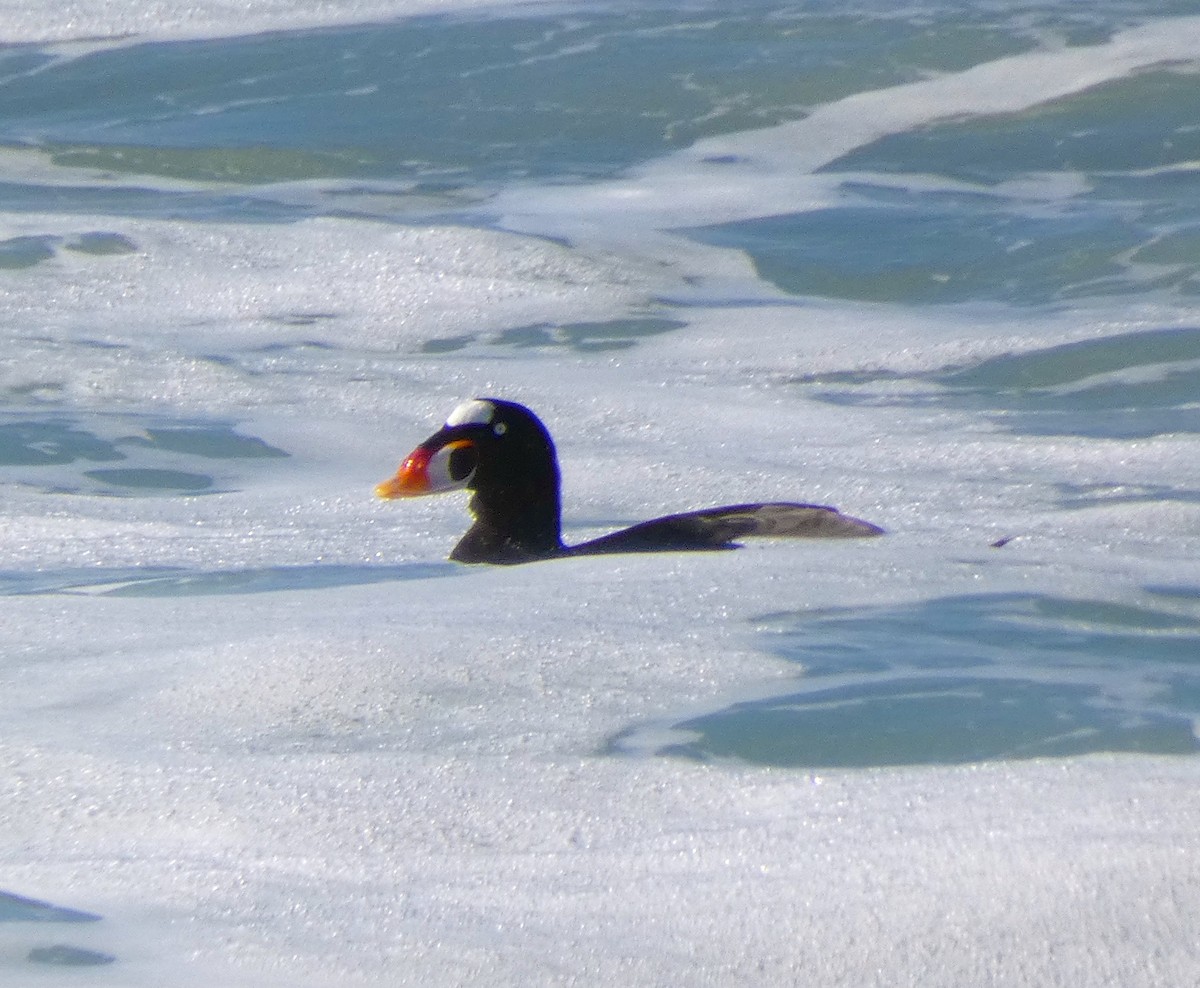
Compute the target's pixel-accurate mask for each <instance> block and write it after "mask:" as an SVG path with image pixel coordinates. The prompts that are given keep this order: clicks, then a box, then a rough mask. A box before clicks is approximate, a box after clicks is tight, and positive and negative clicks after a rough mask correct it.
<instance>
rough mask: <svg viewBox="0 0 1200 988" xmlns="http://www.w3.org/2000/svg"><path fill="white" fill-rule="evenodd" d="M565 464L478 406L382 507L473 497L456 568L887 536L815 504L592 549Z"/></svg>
mask: <svg viewBox="0 0 1200 988" xmlns="http://www.w3.org/2000/svg"><path fill="white" fill-rule="evenodd" d="M559 486H560V485H559V473H558V455H557V454H556V453H555V450H554V443H553V441H552V440H551V439H550V433H549V432H547V431H546V427H545V426H544V425H542V423H541V421H539V419H538V417H537V416H536V415H534V414H533V412H531V411H530V410H529V409H528V408H525V407H524V406H523V405H518V404H516V403H515V402H511V401H501V400H499V399H495V398H481V399H475V400H473V401H468V402H464V403H463V404H462V405H459V406H458V408H456V409H455V410H454V411H453V412H451V413H450V417H449V418H448V419H447V420H446V424H445V425H444V426H443V427H442V428H441V429H440V430H439V431H438V432H436V433H434V434H433V435H432V436H430V437H429V438H428V439H426V440H425V442H423V443H421V445H420V446H418V447H417V448H416V449H415V450H413V451H412V453H410V454H409V455H408V457H407V458H406V459H405V461H404V462H403V463H402V464H401V465H400V469H399V471H398V472H397V473H396V476H395V477H393V478H392V479H391V480H387V481H384V482H383V483H382V484H380V485H379V486H378V487H376V488H375V492H376V493H377V494H378V495H379V496H380V497H383V498H396V497H418V496H421V495H424V494H436V493H438V492H440V491H448V490H457V489H460V488H466V489H467V490H470V491H472V492H473V496H472V498H471V503H470V510H471V513H472V514H473V515H474V517H475V524H474V525H472V526H471V528H470V529H469V530H468V532H467V534H466V535H464V536H463V538H462V540H461V541H460V542H459V543H458V545H456V546H455V547H454V551H453V552H451V553H450V558H451V559H454V560H457V561H458V562H462V563H526V562H533V561H534V560H538V559H555V558H558V557H561V556H584V555H597V554H600V553H612V552H671V551H686V550H699V549H732V548H736V540H737V539H741V538H745V537H746V536H753V535H758V536H772V537H782V538H855V537H861V536H868V535H881V534H882V533H883V529H881V528H878V527H877V526H875V525H872V524H871V523H870V522H865V521H860V520H859V519H857V518H851V517H849V516H848V515H843V514H840V513H839V512H838V511H837V509H836V508H827V507H822V506H820V505H815V504H792V503H789V502H771V503H766V504H735V505H727V506H725V507H720V508H707V509H705V510H703V511H687V512H684V513H682V514H677V515H666V516H665V517H662V518H655V519H653V520H651V521H644V522H641V523H640V524H638V525H633V526H632V527H630V528H625V529H622V530H621V531H619V532H613V533H612V534H611V535H604V536H601V537H600V538H598V539H593V540H591V541H590V542H583V543H581V544H579V545H573V546H567V545H564V544H563V541H562V525H561V506H560V500H559Z"/></svg>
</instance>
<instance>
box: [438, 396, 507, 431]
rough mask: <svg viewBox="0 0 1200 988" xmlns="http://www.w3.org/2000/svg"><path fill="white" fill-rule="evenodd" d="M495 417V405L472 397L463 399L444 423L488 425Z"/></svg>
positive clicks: (450, 424)
mask: <svg viewBox="0 0 1200 988" xmlns="http://www.w3.org/2000/svg"><path fill="white" fill-rule="evenodd" d="M495 417H496V406H495V405H493V404H492V403H491V402H490V401H480V400H479V399H478V398H474V399H472V400H471V401H464V402H463V403H462V404H461V405H459V406H458V407H457V408H456V409H454V411H452V412H451V413H450V415H449V417H448V418H447V419H446V425H448V426H456V425H489V424H491V421H492V419H493V418H495Z"/></svg>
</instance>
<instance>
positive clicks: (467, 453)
mask: <svg viewBox="0 0 1200 988" xmlns="http://www.w3.org/2000/svg"><path fill="white" fill-rule="evenodd" d="M478 463H479V459H478V457H476V455H475V447H474V446H459V447H458V448H457V449H452V450H451V451H450V461H449V463H447V464H446V472H447V473H449V474H450V479H451V480H453V481H454V482H455V483H457V482H458V481H460V480H466V479H467V477H469V476H471V471H473V470H474V469H475V467H476V465H477V464H478Z"/></svg>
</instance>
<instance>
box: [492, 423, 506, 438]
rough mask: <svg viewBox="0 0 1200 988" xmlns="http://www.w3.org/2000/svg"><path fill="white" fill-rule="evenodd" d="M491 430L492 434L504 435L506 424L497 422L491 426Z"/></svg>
mask: <svg viewBox="0 0 1200 988" xmlns="http://www.w3.org/2000/svg"><path fill="white" fill-rule="evenodd" d="M492 432H493V434H495V435H497V436H502V435H504V433H506V432H508V426H507V425H505V424H504V423H503V422H497V423H496V424H495V425H493V426H492Z"/></svg>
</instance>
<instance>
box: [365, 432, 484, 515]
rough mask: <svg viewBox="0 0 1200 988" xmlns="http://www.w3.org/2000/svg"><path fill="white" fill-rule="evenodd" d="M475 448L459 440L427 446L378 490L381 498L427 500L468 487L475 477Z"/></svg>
mask: <svg viewBox="0 0 1200 988" xmlns="http://www.w3.org/2000/svg"><path fill="white" fill-rule="evenodd" d="M477 464H478V459H477V456H476V452H475V444H474V443H473V442H471V441H470V440H469V439H456V440H454V441H452V442H448V443H445V444H444V445H438V444H432V440H431V442H430V443H423V444H422V445H420V446H418V447H417V448H416V449H414V450H413V451H412V452H411V453H409V454H408V456H407V457H405V460H404V462H403V463H401V464H400V469H399V470H397V471H396V475H395V476H394V477H391V478H390V479H388V480H385V481H384V482H383V483H381V484H377V485H376V487H375V494H376V496H377V497H381V498H384V499H386V500H389V501H390V500H392V499H394V498H399V497H423V496H424V495H426V494H439V493H441V492H442V491H455V490H460V489H461V488H463V487H466V486H467V484H469V483H470V482H471V478H472V477H474V476H475V467H476V466H477Z"/></svg>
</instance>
